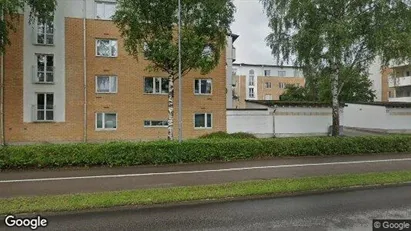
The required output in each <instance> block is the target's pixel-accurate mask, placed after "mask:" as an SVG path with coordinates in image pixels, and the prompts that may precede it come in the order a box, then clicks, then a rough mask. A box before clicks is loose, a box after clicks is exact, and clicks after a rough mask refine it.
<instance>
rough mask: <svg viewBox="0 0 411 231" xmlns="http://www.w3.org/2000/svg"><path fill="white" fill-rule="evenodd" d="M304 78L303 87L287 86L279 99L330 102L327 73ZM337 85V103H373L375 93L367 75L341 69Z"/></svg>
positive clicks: (357, 71)
mask: <svg viewBox="0 0 411 231" xmlns="http://www.w3.org/2000/svg"><path fill="white" fill-rule="evenodd" d="M305 77H306V86H305V87H295V86H293V85H289V86H287V87H286V91H285V93H284V94H283V95H281V97H280V99H281V100H286V101H320V102H327V103H331V102H332V94H331V79H330V78H329V74H328V73H319V72H312V73H306V74H305ZM338 85H339V86H340V87H339V89H338V101H341V102H346V103H353V102H372V101H374V98H375V91H374V90H372V82H371V80H370V79H369V78H368V75H367V74H364V73H362V72H360V71H359V70H347V69H346V68H343V69H342V70H341V73H340V78H339V83H338Z"/></svg>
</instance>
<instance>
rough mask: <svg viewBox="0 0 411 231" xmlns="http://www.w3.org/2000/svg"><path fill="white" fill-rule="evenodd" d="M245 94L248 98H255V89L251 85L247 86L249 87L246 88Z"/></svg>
mask: <svg viewBox="0 0 411 231" xmlns="http://www.w3.org/2000/svg"><path fill="white" fill-rule="evenodd" d="M250 90H252V94H250V93H251V91H250ZM247 94H248V98H250V99H255V90H254V88H253V87H249V88H248V92H247Z"/></svg>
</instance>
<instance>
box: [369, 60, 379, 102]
mask: <svg viewBox="0 0 411 231" xmlns="http://www.w3.org/2000/svg"><path fill="white" fill-rule="evenodd" d="M368 78H369V79H370V80H371V81H372V89H373V90H375V101H381V100H382V79H381V78H382V74H381V59H380V58H378V57H377V58H376V59H375V61H374V62H373V63H372V64H371V65H370V67H369V77H368Z"/></svg>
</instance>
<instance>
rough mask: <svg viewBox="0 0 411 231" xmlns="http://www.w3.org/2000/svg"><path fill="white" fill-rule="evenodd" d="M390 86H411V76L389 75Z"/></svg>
mask: <svg viewBox="0 0 411 231" xmlns="http://www.w3.org/2000/svg"><path fill="white" fill-rule="evenodd" d="M388 86H389V87H404V86H411V76H404V77H389V79H388Z"/></svg>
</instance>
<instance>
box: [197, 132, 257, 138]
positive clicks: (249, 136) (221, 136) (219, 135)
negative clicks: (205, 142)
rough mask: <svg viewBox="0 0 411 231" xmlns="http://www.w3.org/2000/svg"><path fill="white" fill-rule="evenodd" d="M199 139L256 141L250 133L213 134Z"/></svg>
mask: <svg viewBox="0 0 411 231" xmlns="http://www.w3.org/2000/svg"><path fill="white" fill-rule="evenodd" d="M200 139H256V137H255V136H254V135H253V134H251V133H245V132H237V133H232V134H228V133H227V132H213V133H209V134H206V135H203V136H201V137H200Z"/></svg>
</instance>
